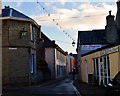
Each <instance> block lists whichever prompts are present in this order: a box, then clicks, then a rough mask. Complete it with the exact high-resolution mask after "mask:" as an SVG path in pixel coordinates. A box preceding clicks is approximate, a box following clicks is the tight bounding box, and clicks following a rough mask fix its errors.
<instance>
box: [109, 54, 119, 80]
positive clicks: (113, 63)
mask: <svg viewBox="0 0 120 96" xmlns="http://www.w3.org/2000/svg"><path fill="white" fill-rule="evenodd" d="M118 56H119V52H117V53H113V54H110V55H109V60H110V78H114V77H115V75H116V74H117V73H118V64H119V63H118V59H119V58H118Z"/></svg>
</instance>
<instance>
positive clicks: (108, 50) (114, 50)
mask: <svg viewBox="0 0 120 96" xmlns="http://www.w3.org/2000/svg"><path fill="white" fill-rule="evenodd" d="M118 51H119V47H118V46H115V47H112V48H109V49H105V50H103V51H101V52H100V55H101V56H103V55H107V54H111V53H114V52H118Z"/></svg>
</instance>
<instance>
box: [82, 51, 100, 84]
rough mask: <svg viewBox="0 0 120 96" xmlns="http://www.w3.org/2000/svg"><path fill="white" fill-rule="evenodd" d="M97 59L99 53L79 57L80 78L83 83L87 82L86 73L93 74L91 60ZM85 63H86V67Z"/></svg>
mask: <svg viewBox="0 0 120 96" xmlns="http://www.w3.org/2000/svg"><path fill="white" fill-rule="evenodd" d="M97 57H100V52H95V53H93V54H89V55H86V56H83V57H81V76H82V81H83V82H88V78H87V77H88V73H93V64H92V59H93V58H97ZM85 61H87V67H86V62H85ZM86 75H87V76H86Z"/></svg>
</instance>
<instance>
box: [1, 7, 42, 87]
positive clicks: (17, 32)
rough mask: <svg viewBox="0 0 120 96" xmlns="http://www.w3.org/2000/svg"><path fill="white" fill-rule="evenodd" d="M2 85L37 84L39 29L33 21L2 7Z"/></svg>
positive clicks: (15, 11)
mask: <svg viewBox="0 0 120 96" xmlns="http://www.w3.org/2000/svg"><path fill="white" fill-rule="evenodd" d="M1 19H2V61H3V62H2V71H3V72H2V79H3V80H2V81H3V85H15V86H16V85H30V84H32V82H36V76H37V70H36V66H37V62H36V61H37V59H39V58H37V54H36V53H37V48H39V46H40V45H39V40H40V38H41V35H40V34H41V33H40V32H41V29H40V28H41V27H40V25H38V24H37V23H36V22H35V21H34V20H33V19H32V18H30V17H28V16H26V15H24V14H23V13H20V12H19V11H17V10H15V9H13V8H10V7H9V6H5V9H3V10H2V18H1Z"/></svg>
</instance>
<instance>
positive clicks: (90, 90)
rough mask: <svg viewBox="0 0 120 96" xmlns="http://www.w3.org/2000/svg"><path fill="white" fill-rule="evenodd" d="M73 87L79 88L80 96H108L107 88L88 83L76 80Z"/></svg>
mask: <svg viewBox="0 0 120 96" xmlns="http://www.w3.org/2000/svg"><path fill="white" fill-rule="evenodd" d="M73 85H74V86H75V87H76V88H77V90H78V91H79V93H80V95H79V96H106V88H105V87H102V86H98V85H89V84H87V83H84V82H81V81H78V80H77V79H75V80H74V82H73Z"/></svg>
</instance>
